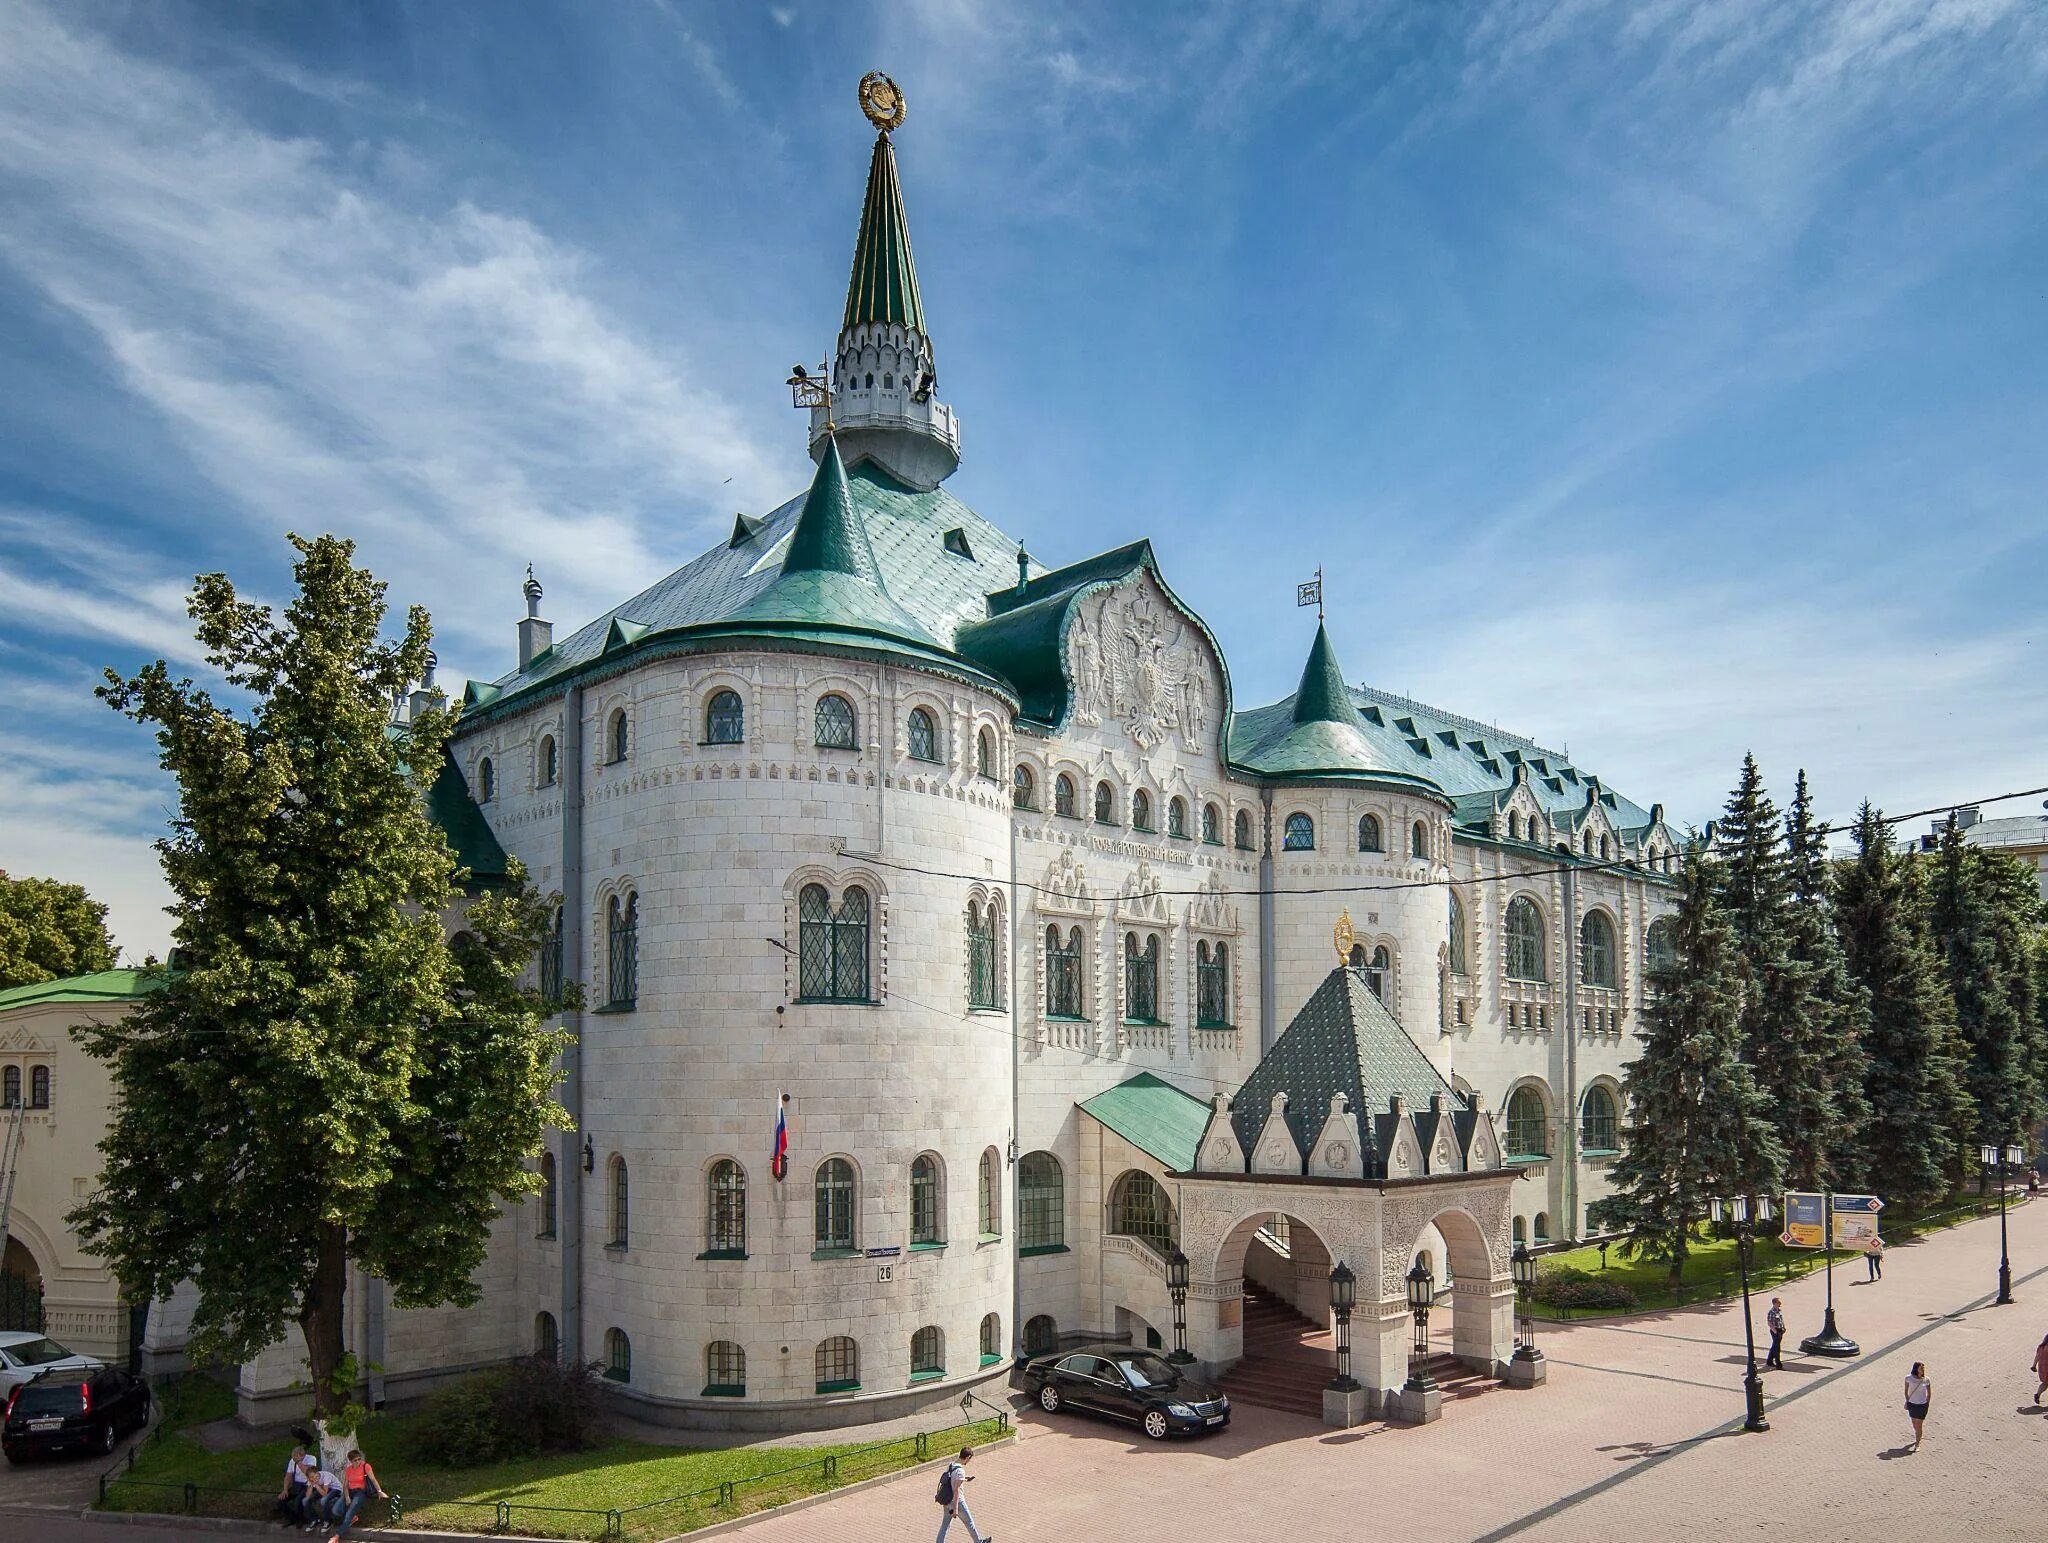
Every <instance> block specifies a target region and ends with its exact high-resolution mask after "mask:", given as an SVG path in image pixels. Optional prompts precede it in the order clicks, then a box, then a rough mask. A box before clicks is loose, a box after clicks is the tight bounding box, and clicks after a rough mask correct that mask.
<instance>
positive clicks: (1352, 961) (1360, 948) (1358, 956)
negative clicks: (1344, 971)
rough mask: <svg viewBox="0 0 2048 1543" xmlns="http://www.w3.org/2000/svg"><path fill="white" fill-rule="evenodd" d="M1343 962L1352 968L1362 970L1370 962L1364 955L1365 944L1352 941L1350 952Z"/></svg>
mask: <svg viewBox="0 0 2048 1543" xmlns="http://www.w3.org/2000/svg"><path fill="white" fill-rule="evenodd" d="M1344 962H1345V963H1346V964H1347V965H1349V966H1350V967H1351V968H1352V969H1354V970H1363V969H1365V968H1367V967H1368V966H1369V965H1370V964H1371V963H1372V961H1371V960H1370V959H1368V958H1367V957H1366V952H1365V945H1364V944H1363V943H1353V944H1352V945H1351V953H1350V955H1349V956H1348V957H1347V958H1346V959H1345V961H1344Z"/></svg>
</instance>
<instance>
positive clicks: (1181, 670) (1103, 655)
mask: <svg viewBox="0 0 2048 1543" xmlns="http://www.w3.org/2000/svg"><path fill="white" fill-rule="evenodd" d="M1169 625H1170V626H1171V627H1172V631H1171V634H1169V633H1168V631H1167V628H1168V626H1169ZM1207 675H1208V660H1207V657H1206V654H1205V652H1204V650H1203V648H1202V646H1201V644H1200V643H1199V641H1198V640H1196V639H1195V638H1194V637H1192V636H1191V635H1190V632H1189V629H1188V626H1187V624H1186V623H1185V622H1181V621H1177V620H1172V619H1171V618H1169V617H1167V616H1164V615H1162V611H1161V607H1160V606H1159V604H1158V603H1157V602H1156V601H1155V600H1154V599H1153V597H1152V596H1151V595H1150V594H1148V593H1146V592H1145V591H1144V590H1142V589H1129V590H1119V591H1113V592H1111V593H1110V594H1109V595H1107V596H1106V597H1104V599H1103V600H1102V602H1101V604H1100V605H1098V606H1096V607H1095V608H1094V616H1093V618H1092V620H1091V618H1090V617H1088V616H1086V615H1080V614H1077V615H1076V616H1075V617H1074V619H1073V621H1072V622H1071V623H1070V624H1069V626H1068V628H1067V679H1068V680H1069V681H1070V682H1071V683H1072V686H1073V711H1074V720H1075V722H1076V723H1079V724H1081V725H1083V726H1086V727H1093V726H1094V725H1096V724H1099V723H1101V722H1103V721H1104V720H1105V719H1113V720H1115V721H1116V722H1117V723H1118V725H1119V726H1120V727H1121V728H1122V729H1123V731H1124V733H1125V734H1127V735H1129V736H1130V739H1131V741H1132V743H1134V744H1135V745H1137V747H1138V748H1139V749H1140V750H1141V751H1148V752H1149V751H1150V750H1152V749H1153V748H1154V747H1155V746H1157V745H1159V744H1160V743H1161V742H1162V741H1164V740H1165V739H1166V738H1167V737H1168V736H1169V735H1172V734H1176V733H1177V734H1178V735H1179V736H1180V739H1181V743H1182V745H1183V746H1185V747H1186V748H1187V749H1189V750H1199V749H1201V748H1202V742H1203V739H1204V738H1205V737H1206V735H1207V731H1208V727H1209V723H1210V719H1211V718H1212V716H1213V712H1214V709H1213V704H1212V703H1211V701H1210V691H1209V683H1208V680H1207Z"/></svg>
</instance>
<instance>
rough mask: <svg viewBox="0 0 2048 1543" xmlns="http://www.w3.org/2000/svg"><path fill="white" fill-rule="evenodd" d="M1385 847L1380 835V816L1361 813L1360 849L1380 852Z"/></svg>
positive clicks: (1359, 823)
mask: <svg viewBox="0 0 2048 1543" xmlns="http://www.w3.org/2000/svg"><path fill="white" fill-rule="evenodd" d="M1384 849H1385V843H1384V841H1383V839H1382V837H1381V836H1380V817H1379V816H1378V815H1376V814H1361V815H1360V816H1359V817H1358V850H1359V851H1361V852H1378V851H1383V850H1384Z"/></svg>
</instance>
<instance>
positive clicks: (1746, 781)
mask: <svg viewBox="0 0 2048 1543" xmlns="http://www.w3.org/2000/svg"><path fill="white" fill-rule="evenodd" d="M1714 838H1715V839H1714V849H1715V850H1714V861H1713V862H1712V863H1711V864H1710V865H1709V867H1708V872H1709V873H1711V874H1712V875H1713V878H1714V884H1715V889H1716V891H1717V893H1718V896H1719V899H1720V901H1721V905H1722V908H1723V910H1724V911H1725V912H1726V914H1727V917H1728V925H1729V928H1730V930H1731V931H1732V932H1733V933H1734V937H1735V961H1736V968H1737V969H1738V970H1739V972H1740V974H1741V978H1742V1009H1741V1022H1740V1043H1741V1046H1742V1055H1743V1059H1745V1060H1746V1061H1748V1062H1749V1065H1750V1068H1751V1071H1752V1073H1753V1074H1754V1076H1755V1078H1756V1083H1757V1087H1758V1089H1759V1090H1760V1091H1761V1092H1762V1093H1763V1095H1764V1098H1765V1102H1766V1107H1767V1109H1768V1111H1769V1114H1770V1118H1771V1120H1772V1122H1773V1123H1774V1124H1776V1125H1778V1126H1779V1127H1780V1137H1781V1139H1783V1136H1784V1131H1783V1126H1784V1124H1785V1122H1786V1119H1787V1115H1786V1110H1785V1106H1786V1104H1787V1102H1788V1100H1790V1101H1797V1100H1799V1099H1801V1098H1802V1097H1806V1096H1810V1095H1811V1091H1812V1087H1811V1077H1812V1067H1811V1066H1809V1065H1808V1064H1807V1062H1808V1061H1809V1059H1810V1057H1809V1056H1808V1055H1807V1054H1806V1047H1805V1045H1804V1038H1805V1032H1806V1019H1807V1010H1808V1003H1807V997H1808V995H1809V986H1810V979H1809V973H1808V972H1807V971H1806V970H1805V969H1803V968H1802V967H1799V966H1796V965H1794V964H1793V963H1792V962H1791V960H1790V958H1789V957H1788V955H1787V953H1786V947H1785V909H1786V901H1787V896H1788V894H1789V887H1788V879H1787V876H1786V866H1785V854H1784V851H1783V849H1782V847H1781V845H1780V843H1781V840H1782V833H1781V832H1780V830H1779V826H1778V811H1777V808H1776V806H1775V805H1773V804H1772V802H1771V796H1770V794H1769V793H1767V792H1766V791H1765V790H1764V779H1763V773H1762V772H1761V771H1759V770H1758V769H1757V764H1756V756H1755V755H1754V754H1745V755H1744V756H1743V758H1742V776H1741V779H1740V780H1739V781H1738V782H1737V783H1736V785H1735V789H1734V791H1733V792H1731V793H1730V794H1729V795H1728V803H1727V807H1726V810H1725V812H1724V814H1723V816H1722V818H1721V820H1720V821H1719V823H1718V824H1717V825H1716V826H1715V831H1714ZM1795 1118H1796V1117H1795Z"/></svg>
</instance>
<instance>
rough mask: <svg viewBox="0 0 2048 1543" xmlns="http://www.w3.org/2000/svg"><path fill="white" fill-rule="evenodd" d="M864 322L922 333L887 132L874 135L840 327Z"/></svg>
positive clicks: (905, 224)
mask: <svg viewBox="0 0 2048 1543" xmlns="http://www.w3.org/2000/svg"><path fill="white" fill-rule="evenodd" d="M863 322H901V323H902V324H903V325H904V326H906V327H908V328H910V329H911V330H912V331H913V332H923V331H924V330H925V327H924V302H923V301H922V300H921V299H919V297H918V293H917V264H916V263H914V262H913V261H911V257H910V222H909V221H908V220H907V219H905V218H904V214H903V186H902V184H901V183H900V182H898V181H897V180H896V147H895V146H894V145H893V144H891V143H890V142H889V136H888V135H887V134H886V133H884V134H880V135H877V136H876V138H875V154H874V158H873V159H872V160H870V161H869V162H868V196H867V202H866V203H865V204H863V205H862V207H861V212H860V237H859V239H858V240H856V241H855V242H854V246H853V278H852V279H851V281H850V282H849V283H848V284H847V286H846V320H845V322H844V324H843V325H844V326H846V327H857V326H860V325H861V324H862V323H863Z"/></svg>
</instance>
